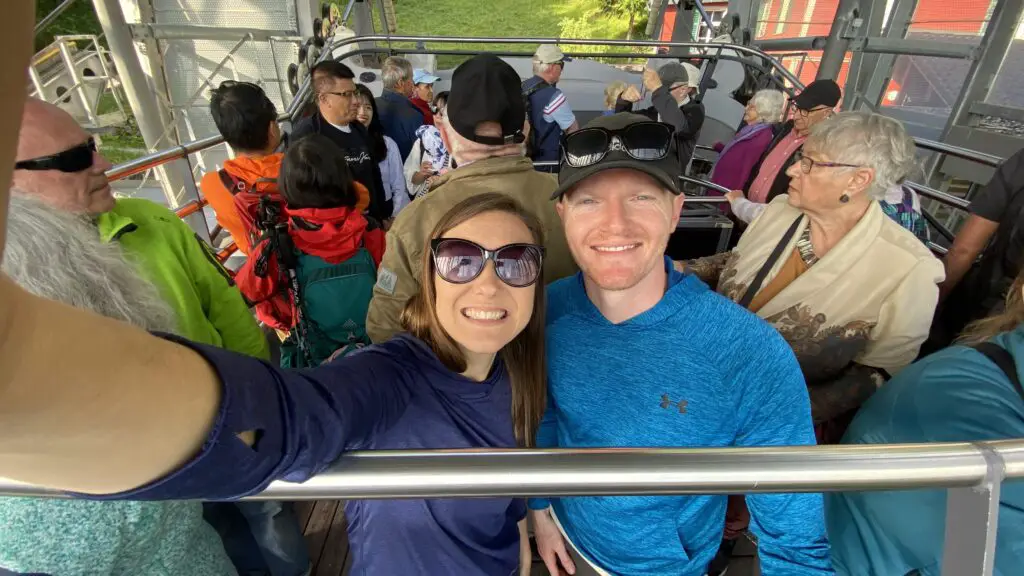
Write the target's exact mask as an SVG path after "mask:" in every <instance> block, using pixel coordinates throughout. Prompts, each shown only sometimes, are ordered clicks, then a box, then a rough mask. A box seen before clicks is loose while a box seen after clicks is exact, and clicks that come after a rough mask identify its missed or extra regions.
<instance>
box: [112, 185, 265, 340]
mask: <svg viewBox="0 0 1024 576" xmlns="http://www.w3.org/2000/svg"><path fill="white" fill-rule="evenodd" d="M96 225H97V227H98V228H99V231H100V237H101V238H102V239H103V241H104V242H112V241H115V240H116V241H117V242H118V243H119V244H120V245H121V247H122V248H124V250H125V252H126V253H127V254H128V255H129V256H130V257H131V258H133V259H135V260H136V261H137V262H138V264H139V268H140V271H141V272H142V273H143V274H144V275H145V276H146V277H147V278H148V279H149V280H150V281H151V282H153V284H155V285H156V286H157V288H158V289H159V290H160V292H161V294H162V295H163V297H164V300H165V301H166V302H167V303H168V304H170V305H171V307H172V308H173V309H174V312H175V314H176V315H177V318H178V324H179V326H178V333H179V334H180V335H181V336H183V337H185V338H188V339H189V340H193V341H195V342H200V343H202V344H209V345H211V346H217V347H218V348H224V349H227V350H231V351H234V352H239V353H241V354H246V355H248V356H255V357H257V358H262V359H264V360H266V359H269V358H270V351H269V348H268V346H267V340H266V338H265V337H264V335H263V332H262V331H261V330H260V328H259V326H257V325H256V319H255V318H254V317H253V315H252V313H251V312H250V311H249V307H248V305H247V304H246V303H245V300H244V299H243V298H242V294H241V293H240V292H239V291H238V289H237V288H235V286H234V282H233V281H232V280H231V277H230V276H228V274H227V272H226V271H225V270H224V268H223V267H222V266H221V265H220V263H219V262H218V261H217V259H216V257H215V256H214V254H213V251H212V250H211V249H210V247H209V246H208V245H207V244H206V243H205V242H203V241H202V240H200V239H199V237H198V236H196V234H195V233H194V232H193V231H192V229H191V228H189V227H188V225H187V224H185V223H184V222H182V221H181V219H179V218H178V217H177V216H176V215H175V214H174V213H173V212H171V211H170V210H168V209H167V208H165V207H163V206H161V205H159V204H156V203H154V202H150V201H148V200H140V199H136V198H124V199H119V200H118V201H117V203H116V204H115V206H114V209H113V210H111V211H110V212H106V213H104V214H101V215H100V216H99V217H98V218H97V219H96Z"/></svg>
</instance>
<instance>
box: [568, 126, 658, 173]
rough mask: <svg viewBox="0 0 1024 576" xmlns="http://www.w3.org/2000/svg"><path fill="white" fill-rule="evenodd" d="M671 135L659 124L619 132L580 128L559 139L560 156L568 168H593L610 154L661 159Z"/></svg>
mask: <svg viewBox="0 0 1024 576" xmlns="http://www.w3.org/2000/svg"><path fill="white" fill-rule="evenodd" d="M673 132H674V129H673V128H672V126H671V125H669V124H665V123H663V122H637V123H635V124H630V125H629V126H626V127H625V128H623V129H621V130H608V129H606V128H583V129H582V130H577V131H575V132H573V133H572V134H566V135H564V136H563V137H562V156H563V158H564V161H565V163H566V164H568V165H569V166H570V167H572V168H586V167H587V166H593V165H594V164H597V163H598V162H600V161H601V160H603V159H604V157H605V156H607V155H608V153H609V152H612V151H621V152H624V153H625V154H626V155H627V156H629V157H630V158H632V159H634V160H640V161H656V160H663V159H664V158H665V157H667V156H668V154H669V151H670V149H671V146H672V138H673Z"/></svg>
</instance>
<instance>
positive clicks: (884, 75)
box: [861, 0, 917, 110]
mask: <svg viewBox="0 0 1024 576" xmlns="http://www.w3.org/2000/svg"><path fill="white" fill-rule="evenodd" d="M916 9H917V0H896V3H895V5H893V7H892V13H891V14H890V15H889V23H888V24H887V25H886V29H885V38H887V39H890V40H902V39H904V38H906V36H907V30H909V28H910V21H911V18H912V17H913V15H914V10H916ZM895 62H896V55H895V54H882V55H881V56H878V58H877V60H876V61H875V63H874V65H873V67H872V69H871V70H870V71H868V70H865V71H864V74H865V75H867V76H868V78H869V80H868V81H867V86H866V87H865V88H864V91H863V93H862V94H861V100H862V101H863V102H864V107H865V108H868V109H869V110H873V109H876V108H877V107H878V106H881V105H882V99H883V98H884V97H885V94H884V92H885V89H886V88H887V87H888V86H889V80H890V79H891V78H892V67H893V64H894V63H895Z"/></svg>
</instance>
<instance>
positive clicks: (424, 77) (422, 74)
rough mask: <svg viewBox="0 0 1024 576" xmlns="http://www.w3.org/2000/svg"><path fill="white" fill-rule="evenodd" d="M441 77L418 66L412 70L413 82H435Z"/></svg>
mask: <svg viewBox="0 0 1024 576" xmlns="http://www.w3.org/2000/svg"><path fill="white" fill-rule="evenodd" d="M440 79H441V78H439V77H437V76H434V75H433V74H431V73H430V72H427V71H426V70H424V69H423V68H417V69H415V70H413V71H412V83H413V84H433V83H434V82H437V81H438V80H440Z"/></svg>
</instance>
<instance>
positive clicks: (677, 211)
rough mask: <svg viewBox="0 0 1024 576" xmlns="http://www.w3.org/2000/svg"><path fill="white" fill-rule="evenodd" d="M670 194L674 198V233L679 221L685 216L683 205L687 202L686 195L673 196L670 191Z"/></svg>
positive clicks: (672, 220)
mask: <svg viewBox="0 0 1024 576" xmlns="http://www.w3.org/2000/svg"><path fill="white" fill-rule="evenodd" d="M668 193H669V194H672V196H673V198H672V219H671V222H672V230H673V231H674V230H675V229H676V227H677V226H679V219H680V218H682V216H683V204H684V203H685V202H686V194H673V193H672V192H671V191H668Z"/></svg>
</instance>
